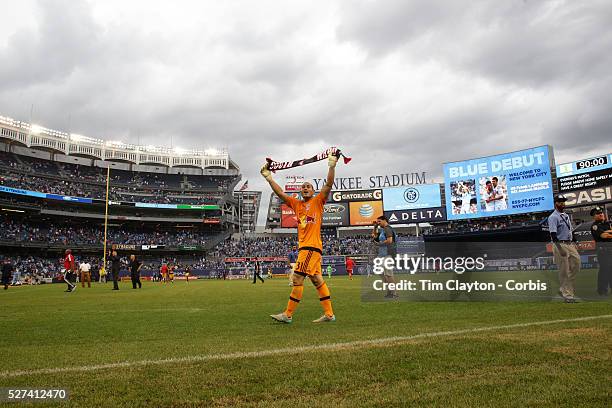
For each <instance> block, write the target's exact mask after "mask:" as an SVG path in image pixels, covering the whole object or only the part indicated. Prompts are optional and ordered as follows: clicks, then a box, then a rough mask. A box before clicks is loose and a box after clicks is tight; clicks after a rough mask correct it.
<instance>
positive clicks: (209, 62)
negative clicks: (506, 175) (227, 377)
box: [0, 0, 612, 191]
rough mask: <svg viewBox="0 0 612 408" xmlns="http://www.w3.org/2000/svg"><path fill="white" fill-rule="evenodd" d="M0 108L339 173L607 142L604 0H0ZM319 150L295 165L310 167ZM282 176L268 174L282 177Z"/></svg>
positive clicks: (611, 76) (611, 127)
mask: <svg viewBox="0 0 612 408" xmlns="http://www.w3.org/2000/svg"><path fill="white" fill-rule="evenodd" d="M0 15H2V16H3V18H2V24H0V79H1V80H0V115H6V116H11V117H13V118H16V119H20V120H25V121H29V118H30V108H31V106H32V104H33V105H34V109H33V115H32V118H33V120H32V121H33V123H37V124H40V125H43V126H46V127H51V128H54V129H59V130H65V131H70V132H73V133H79V134H83V135H87V136H92V137H99V138H105V139H113V140H117V139H118V140H122V141H125V142H130V143H138V142H140V143H141V144H158V145H168V146H169V145H170V141H171V140H172V144H173V146H179V147H183V148H192V147H193V148H208V147H216V146H222V147H227V148H228V149H229V151H230V155H231V156H232V158H233V159H234V160H235V161H236V162H237V163H238V164H239V166H240V167H241V169H242V172H243V175H244V179H248V180H249V184H250V187H251V189H265V191H267V188H266V186H265V185H264V182H262V181H263V180H262V179H261V177H260V176H259V168H260V167H261V165H262V163H263V161H264V158H265V157H266V156H271V157H273V158H275V159H278V160H294V159H298V158H301V157H304V156H311V155H313V154H315V153H318V152H319V151H321V150H323V149H324V148H326V147H328V146H339V147H341V148H342V149H343V150H345V151H346V152H347V153H348V154H350V155H351V156H353V157H354V162H353V163H351V164H350V165H349V166H346V167H344V166H340V167H339V169H338V176H366V175H369V174H397V173H407V172H412V171H426V172H427V173H428V181H430V180H435V181H441V175H442V166H441V163H443V162H446V161H454V160H462V159H469V158H473V157H477V156H482V155H490V154H497V153H503V152H507V151H511V150H517V149H520V148H525V147H530V146H536V145H542V144H551V145H552V146H553V147H554V151H555V156H556V160H557V162H564V161H570V160H574V159H577V158H584V157H589V156H592V155H596V154H600V153H605V152H610V151H612V114H611V110H610V109H611V107H612V53H611V52H610V50H612V28H611V27H612V2H610V1H608V0H599V1H598V0H591V1H548V2H546V1H532V0H523V1H512V0H508V1H465V2H459V1H445V0H442V1H432V0H426V1H406V0H388V1H361V0H347V1H319V2H312V1H281V0H278V1H265V0H260V1H257V2H251V1H242V2H236V1H221V2H220V1H180V0H179V1H175V2H168V1H151V0H146V1H127V2H126V1H123V0H118V1H114V0H110V1H109V0H104V1H89V2H78V1H73V0H63V1H62V0H59V1H56V0H44V1H43V0H41V1H30V0H20V1H6V0H5V1H1V2H0ZM325 171H326V166H325V165H324V164H322V163H320V164H318V165H311V166H308V167H306V168H304V171H303V172H301V174H304V175H306V176H307V177H313V176H316V177H322V176H323V175H324V174H325ZM282 174H283V173H280V174H279V177H278V178H280V176H281V175H282Z"/></svg>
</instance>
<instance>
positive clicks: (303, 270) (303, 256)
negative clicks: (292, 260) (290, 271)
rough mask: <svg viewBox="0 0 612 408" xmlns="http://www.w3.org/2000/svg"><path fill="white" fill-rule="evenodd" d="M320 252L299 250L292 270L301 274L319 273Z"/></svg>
mask: <svg viewBox="0 0 612 408" xmlns="http://www.w3.org/2000/svg"><path fill="white" fill-rule="evenodd" d="M321 258H322V257H321V254H320V253H318V252H317V251H309V250H305V249H303V250H301V251H300V252H299V253H298V259H297V263H296V265H295V269H294V272H295V273H297V274H298V275H302V276H312V275H316V274H319V275H320V274H321Z"/></svg>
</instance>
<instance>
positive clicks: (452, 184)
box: [444, 146, 554, 220]
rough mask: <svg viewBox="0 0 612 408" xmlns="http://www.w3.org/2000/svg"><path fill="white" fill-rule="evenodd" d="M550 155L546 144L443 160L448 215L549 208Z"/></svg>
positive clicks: (460, 216) (487, 214)
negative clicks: (450, 160)
mask: <svg viewBox="0 0 612 408" xmlns="http://www.w3.org/2000/svg"><path fill="white" fill-rule="evenodd" d="M551 157H552V149H551V147H550V146H539V147H534V148H531V149H525V150H519V151H516V152H510V153H504V154H499V155H495V156H488V157H481V158H476V159H471V160H466V161H460V162H452V163H445V164H444V188H445V192H446V209H447V216H448V219H449V220H459V219H467V218H479V217H492V216H499V215H512V214H523V213H530V212H539V211H549V210H552V209H553V208H554V204H553V189H552V187H553V186H552V175H551V167H552V163H551V159H550V158H551ZM476 183H478V184H476Z"/></svg>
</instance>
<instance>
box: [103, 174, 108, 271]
mask: <svg viewBox="0 0 612 408" xmlns="http://www.w3.org/2000/svg"><path fill="white" fill-rule="evenodd" d="M109 186H110V166H109V167H107V168H106V210H105V212H104V261H103V263H102V267H103V268H104V270H106V233H107V231H108V188H109Z"/></svg>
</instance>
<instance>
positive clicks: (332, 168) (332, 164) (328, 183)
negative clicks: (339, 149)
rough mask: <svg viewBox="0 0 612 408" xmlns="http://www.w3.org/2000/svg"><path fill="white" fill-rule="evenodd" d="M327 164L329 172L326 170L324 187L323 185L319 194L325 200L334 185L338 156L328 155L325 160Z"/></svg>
mask: <svg viewBox="0 0 612 408" xmlns="http://www.w3.org/2000/svg"><path fill="white" fill-rule="evenodd" d="M327 164H328V166H329V170H327V179H326V180H325V185H323V188H322V189H321V192H320V193H319V194H322V195H323V197H325V199H327V196H328V195H329V192H330V191H331V189H332V187H333V185H334V179H335V178H336V164H338V156H336V155H335V154H330V155H329V157H328V158H327Z"/></svg>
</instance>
